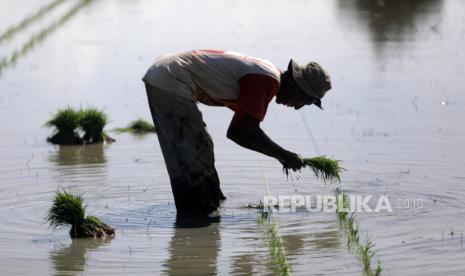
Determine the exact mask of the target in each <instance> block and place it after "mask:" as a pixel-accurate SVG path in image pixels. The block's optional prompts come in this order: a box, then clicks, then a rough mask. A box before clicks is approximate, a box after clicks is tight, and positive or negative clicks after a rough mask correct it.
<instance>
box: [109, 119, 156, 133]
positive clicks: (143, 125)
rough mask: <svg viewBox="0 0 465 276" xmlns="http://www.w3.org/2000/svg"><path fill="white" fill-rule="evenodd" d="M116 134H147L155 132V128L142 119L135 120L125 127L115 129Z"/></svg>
mask: <svg viewBox="0 0 465 276" xmlns="http://www.w3.org/2000/svg"><path fill="white" fill-rule="evenodd" d="M116 131H118V132H133V133H139V134H140V133H148V132H155V126H154V125H153V124H151V123H149V122H147V121H145V120H144V119H137V120H134V121H132V122H130V123H129V125H128V126H127V127H123V128H117V129H116Z"/></svg>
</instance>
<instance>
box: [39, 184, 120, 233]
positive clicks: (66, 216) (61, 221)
mask: <svg viewBox="0 0 465 276" xmlns="http://www.w3.org/2000/svg"><path fill="white" fill-rule="evenodd" d="M85 213H86V208H85V206H84V205H83V199H82V197H81V196H79V195H73V194H71V193H69V192H66V191H62V192H57V193H56V194H55V198H54V199H53V204H52V206H51V207H50V209H49V211H48V213H47V216H46V219H47V221H48V222H49V223H50V227H52V228H53V229H56V228H57V227H59V226H64V225H71V229H70V232H69V234H70V235H71V237H72V238H90V237H92V238H105V237H107V236H113V235H114V234H115V231H114V229H113V228H112V227H110V226H108V225H106V224H105V223H103V222H101V221H100V220H99V219H98V218H97V217H94V216H87V217H85Z"/></svg>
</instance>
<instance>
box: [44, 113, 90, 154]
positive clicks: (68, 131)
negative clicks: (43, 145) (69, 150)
mask: <svg viewBox="0 0 465 276" xmlns="http://www.w3.org/2000/svg"><path fill="white" fill-rule="evenodd" d="M45 125H46V126H48V127H53V128H54V129H55V130H54V134H53V135H52V136H50V137H48V138H47V140H48V141H49V142H50V143H52V144H59V145H76V144H80V143H81V138H80V137H79V134H78V133H77V128H78V126H79V112H77V111H76V110H75V109H73V108H72V107H67V108H65V109H60V110H58V111H57V112H56V113H55V115H53V117H52V119H50V120H49V121H48V122H46V123H45Z"/></svg>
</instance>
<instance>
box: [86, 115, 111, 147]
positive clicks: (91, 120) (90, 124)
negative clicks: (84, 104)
mask: <svg viewBox="0 0 465 276" xmlns="http://www.w3.org/2000/svg"><path fill="white" fill-rule="evenodd" d="M106 124H107V115H106V114H105V113H104V112H103V111H100V110H98V109H96V108H93V107H90V108H88V109H84V110H81V111H80V116H79V125H80V127H81V128H82V130H83V131H84V136H83V137H82V139H83V142H84V143H86V144H92V143H100V142H114V140H113V139H112V138H110V137H109V136H108V135H106V133H105V132H103V128H104V127H105V125H106Z"/></svg>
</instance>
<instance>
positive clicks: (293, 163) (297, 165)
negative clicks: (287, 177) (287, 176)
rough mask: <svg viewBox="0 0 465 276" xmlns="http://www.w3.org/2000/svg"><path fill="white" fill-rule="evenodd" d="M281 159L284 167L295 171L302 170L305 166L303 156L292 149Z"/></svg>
mask: <svg viewBox="0 0 465 276" xmlns="http://www.w3.org/2000/svg"><path fill="white" fill-rule="evenodd" d="M279 161H280V162H281V164H283V166H284V168H286V169H292V170H293V171H296V170H300V169H301V168H302V167H304V166H305V162H304V160H303V159H302V157H301V156H300V155H298V154H296V153H293V152H290V151H289V152H288V153H287V154H286V155H285V156H284V159H282V160H279Z"/></svg>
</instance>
